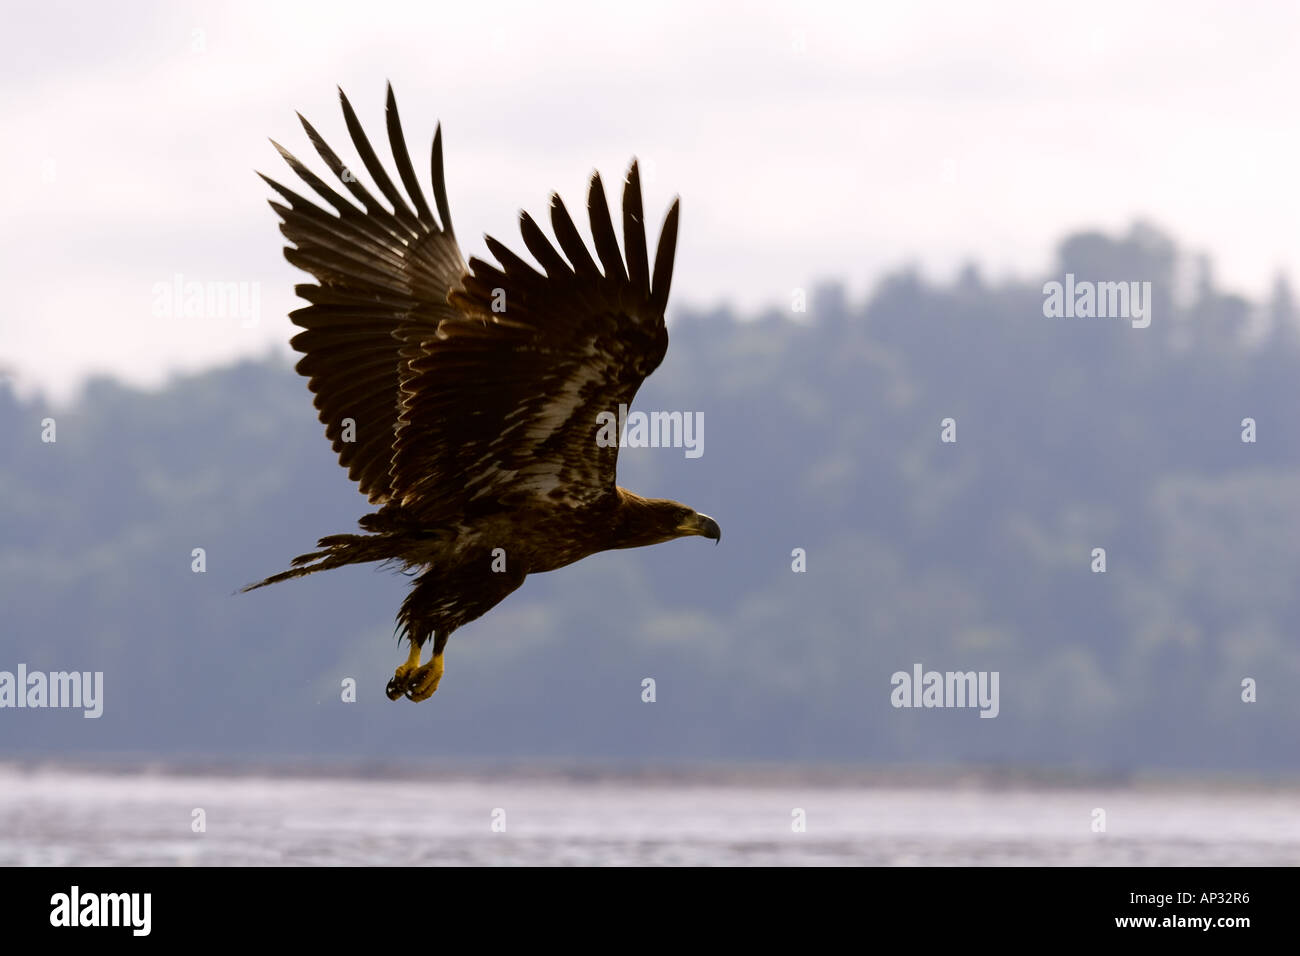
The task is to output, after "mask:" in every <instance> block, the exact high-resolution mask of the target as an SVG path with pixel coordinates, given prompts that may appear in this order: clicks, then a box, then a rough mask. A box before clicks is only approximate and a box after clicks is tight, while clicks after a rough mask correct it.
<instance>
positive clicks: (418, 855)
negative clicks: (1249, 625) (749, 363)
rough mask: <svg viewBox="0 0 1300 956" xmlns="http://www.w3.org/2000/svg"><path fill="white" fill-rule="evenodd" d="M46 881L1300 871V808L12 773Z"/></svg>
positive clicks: (13, 840)
mask: <svg viewBox="0 0 1300 956" xmlns="http://www.w3.org/2000/svg"><path fill="white" fill-rule="evenodd" d="M1097 808H1100V809H1103V810H1104V811H1105V814H1106V832H1105V833H1104V834H1098V833H1094V832H1092V820H1093V811H1094V809H1097ZM196 809H201V810H202V811H203V816H204V822H205V824H206V832H194V829H193V822H194V820H195V815H194V811H195V810H196ZM796 809H801V810H803V811H804V813H805V815H806V821H807V829H806V832H801V833H800V832H794V831H793V829H792V821H794V820H795V816H794V815H793V811H795V810H796ZM494 813H495V819H497V820H498V821H501V820H503V821H504V826H505V829H504V832H494V831H493V821H494ZM498 825H499V824H498ZM33 864H36V865H106V866H124V865H163V866H168V865H182V866H220V865H268V866H279V865H308V866H315V865H411V864H414V865H516V864H524V865H531V864H540V865H624V864H628V865H699V864H705V865H751V864H769V865H770V864H775V865H824V864H833V865H834V864H838V865H845V864H848V865H859V864H865V865H967V864H974V865H1001V864H1007V865H1018V864H1037V865H1044V864H1046V865H1053V864H1068V865H1092V864H1098V865H1146V866H1187V865H1259V864H1275V865H1297V864H1300V794H1297V793H1296V792H1294V791H1284V790H1262V791H1242V790H1211V789H1200V790H1196V789H1185V788H1183V789H1167V788H1166V789H1131V788H1125V787H1098V788H1083V787H1080V788H1070V789H1064V788H1063V789H1052V788H1044V789H1038V788H996V789H991V788H981V787H977V786H962V785H956V784H954V785H953V786H947V787H940V786H915V785H914V786H865V785H861V784H859V785H854V786H831V785H826V784H817V785H810V786H800V785H798V784H792V783H789V782H782V783H780V784H771V785H752V784H746V785H735V784H714V783H702V782H698V781H695V780H693V781H691V782H681V781H676V782H672V781H656V782H646V781H643V780H629V779H592V780H583V781H574V780H564V779H553V778H550V779H548V778H545V777H541V778H539V777H535V776H534V777H529V776H517V775H516V776H511V775H482V776H479V777H475V778H458V779H451V780H437V779H434V780H410V779H404V780H385V779H378V780H376V779H356V778H340V779H302V778H278V779H277V778H272V777H246V776H206V775H194V776H175V775H148V774H112V773H92V772H85V771H70V770H40V771H32V772H29V771H24V770H21V769H18V768H13V767H4V766H0V865H6V866H12V865H33Z"/></svg>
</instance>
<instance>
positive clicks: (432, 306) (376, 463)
mask: <svg viewBox="0 0 1300 956" xmlns="http://www.w3.org/2000/svg"><path fill="white" fill-rule="evenodd" d="M339 101H340V104H341V107H342V110H343V118H344V122H345V124H346V125H347V128H348V133H349V135H350V137H351V139H352V143H353V146H354V147H355V148H356V151H357V154H358V155H359V156H360V158H361V166H362V167H363V168H364V169H365V170H366V172H367V173H368V174H369V176H370V178H371V179H372V180H373V181H374V183H375V187H376V188H377V189H378V191H379V192H380V194H382V195H383V197H384V198H385V199H386V200H388V202H389V203H391V205H392V207H393V208H392V210H391V211H390V210H389V209H387V208H386V207H385V206H384V205H383V204H382V203H381V202H380V201H379V200H378V199H377V198H375V196H374V195H373V194H371V192H370V191H369V190H367V189H366V188H365V186H364V185H362V184H361V182H360V181H359V179H358V177H357V176H356V175H354V171H353V170H352V169H351V168H349V167H347V166H346V165H345V164H344V162H343V161H342V159H340V158H339V156H338V154H337V153H335V152H334V150H333V149H331V148H330V146H329V145H328V144H327V143H326V142H325V140H324V138H323V137H322V136H321V135H320V134H319V133H318V132H317V131H316V129H315V127H313V126H312V125H311V123H309V122H308V121H307V120H306V119H305V118H303V117H302V116H299V119H300V120H301V122H302V126H303V129H304V130H305V131H306V133H307V138H308V139H309V140H310V141H311V143H312V146H313V147H314V148H315V150H316V152H317V154H319V156H320V157H321V159H322V160H323V161H324V163H325V165H326V166H327V167H328V168H329V170H330V172H332V173H333V174H334V176H335V178H336V179H338V181H339V182H340V183H342V185H343V187H344V189H345V190H346V191H347V193H348V194H350V195H351V197H352V199H354V200H356V202H358V203H360V206H361V208H358V206H357V205H356V204H355V203H354V202H352V201H350V200H349V199H348V198H346V197H345V196H344V195H342V194H341V193H340V192H338V191H337V190H335V189H334V188H333V187H332V186H330V185H329V184H327V183H326V182H325V181H324V180H323V179H321V178H320V177H319V176H317V175H316V174H315V173H313V172H312V171H311V170H310V169H308V168H307V166H306V165H305V164H304V163H302V162H301V161H300V160H298V159H297V158H296V157H295V156H294V155H293V154H292V153H290V152H289V151H288V150H286V149H284V148H283V147H282V146H280V145H279V144H278V143H273V145H275V148H276V150H277V151H278V152H279V153H280V155H281V156H282V157H283V158H284V160H285V162H286V163H287V164H288V165H289V168H290V169H291V170H292V171H293V172H294V173H295V174H296V175H297V176H298V178H299V179H301V180H302V181H303V182H304V183H306V184H307V186H308V187H309V188H310V189H311V190H312V191H313V192H314V193H315V194H316V195H317V196H319V197H320V198H321V199H322V200H324V202H325V203H326V204H327V205H328V206H330V207H332V209H333V212H329V211H327V210H326V209H324V208H322V207H321V206H318V205H316V203H315V202H313V201H311V200H309V199H307V198H305V197H304V196H302V195H300V194H299V193H297V192H295V191H294V190H292V189H289V188H287V187H285V186H282V185H281V184H279V183H277V182H275V181H274V180H272V179H270V178H268V177H266V176H263V177H262V178H263V179H264V180H266V182H267V183H268V184H269V185H270V186H271V188H272V189H274V190H275V191H276V192H277V193H278V194H279V196H280V197H281V198H282V199H283V200H284V202H276V201H272V202H271V204H270V205H271V208H272V209H274V210H275V211H276V213H277V214H278V215H279V216H280V219H281V225H280V230H281V232H282V233H283V234H284V236H285V238H286V239H288V240H289V242H290V243H291V244H290V245H289V246H287V247H286V248H285V258H286V259H288V261H289V262H291V263H292V264H293V265H295V266H297V267H298V268H301V269H303V270H305V271H306V272H309V273H310V274H311V275H312V276H314V277H315V279H316V280H317V282H318V283H319V284H318V285H310V284H308V285H299V286H297V287H296V291H297V293H298V295H299V296H301V297H302V298H304V299H306V300H307V302H308V303H310V304H309V305H308V306H307V307H306V308H302V309H298V310H296V311H294V312H293V313H291V314H290V316H289V318H290V320H291V321H292V322H293V323H294V324H295V325H297V326H298V327H300V328H301V329H303V331H302V332H300V333H299V334H298V335H296V336H294V338H293V340H292V343H291V344H292V345H293V347H294V349H295V350H297V351H299V352H302V353H304V356H303V358H302V359H301V360H300V361H299V362H298V365H297V370H298V372H299V373H300V374H302V375H304V376H306V377H307V378H308V379H309V381H308V387H309V388H310V389H311V391H312V392H313V393H314V394H315V406H316V409H317V411H318V413H319V417H320V420H321V422H322V423H323V424H324V425H325V435H326V437H327V438H328V439H329V440H330V443H331V444H332V445H333V448H334V451H335V453H336V454H337V455H338V458H339V463H340V464H341V465H343V466H344V467H345V468H347V469H348V474H349V475H350V477H351V478H352V479H353V480H355V481H356V482H357V483H358V485H359V487H360V489H361V491H362V492H363V493H364V494H366V495H367V496H368V497H369V498H370V500H371V501H372V502H375V503H381V502H387V501H388V500H390V497H391V489H392V486H391V466H392V455H393V442H394V437H395V434H396V431H397V425H398V410H399V409H398V405H399V398H400V394H401V383H402V378H403V375H404V374H406V370H405V368H404V365H405V360H404V358H403V352H404V350H405V348H406V347H407V345H408V343H409V342H410V341H411V340H412V339H413V338H418V337H420V336H421V335H432V334H434V333H435V332H436V329H437V327H438V323H439V322H441V321H443V320H444V319H447V318H450V317H454V316H455V315H456V314H457V313H456V312H455V311H454V310H452V309H451V307H450V306H449V305H448V304H447V296H448V294H449V293H450V292H451V291H452V290H453V289H454V288H458V287H459V285H460V281H461V278H462V277H463V276H464V275H465V274H466V268H467V267H466V265H465V261H464V258H463V257H462V256H461V252H460V249H459V248H458V247H457V245H456V241H455V238H454V237H453V236H452V235H451V232H450V229H449V228H444V227H440V226H439V224H438V223H437V222H435V221H434V219H433V215H432V212H431V210H430V208H429V204H428V201H427V200H426V199H425V198H424V195H423V192H422V191H421V189H420V185H419V181H418V180H417V178H416V176H415V173H414V169H413V167H412V166H411V160H410V155H409V154H408V152H407V149H406V144H405V140H404V138H403V136H402V129H401V121H400V119H399V117H398V113H397V103H396V99H395V98H394V96H393V93H392V88H391V87H390V88H389V91H388V102H387V129H388V138H389V145H390V147H391V149H392V153H393V159H394V162H395V163H396V166H397V172H398V177H399V179H400V180H401V183H402V186H403V187H404V189H405V190H406V193H407V194H408V195H407V196H405V197H404V196H403V195H402V192H401V191H400V190H399V189H398V188H397V186H396V184H395V183H394V182H393V180H392V178H391V177H390V176H389V175H388V173H387V171H386V170H385V169H384V167H383V164H382V163H381V162H380V160H379V157H378V156H377V155H376V153H375V150H374V148H373V147H372V146H371V144H370V141H369V139H368V138H367V137H366V135H365V132H364V130H363V129H362V126H361V123H360V120H359V119H358V118H357V115H356V112H355V110H353V108H352V104H351V103H350V102H349V101H348V99H347V97H346V96H345V95H344V94H343V92H342V91H341V90H340V91H339ZM432 169H433V171H434V173H435V176H436V178H435V179H434V182H433V189H434V196H435V197H436V200H437V205H438V207H439V210H440V213H441V214H442V216H443V224H444V226H445V225H446V224H447V223H448V222H449V219H448V217H447V214H446V185H445V184H444V183H443V181H442V179H441V175H442V157H441V138H440V137H439V138H436V139H435V143H434V156H433V159H432ZM259 175H260V174H259ZM408 197H409V201H408ZM412 205H413V206H414V209H412Z"/></svg>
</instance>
